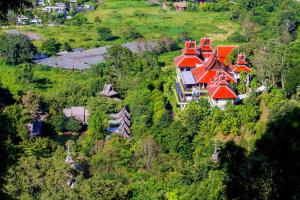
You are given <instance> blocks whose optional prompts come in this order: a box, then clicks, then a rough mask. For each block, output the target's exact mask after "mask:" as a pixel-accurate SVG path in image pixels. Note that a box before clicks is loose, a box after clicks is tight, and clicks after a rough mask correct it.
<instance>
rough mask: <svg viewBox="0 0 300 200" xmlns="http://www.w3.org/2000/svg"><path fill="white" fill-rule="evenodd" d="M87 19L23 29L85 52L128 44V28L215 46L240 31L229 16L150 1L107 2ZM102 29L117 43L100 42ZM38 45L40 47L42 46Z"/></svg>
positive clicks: (148, 35)
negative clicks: (109, 31)
mask: <svg viewBox="0 0 300 200" xmlns="http://www.w3.org/2000/svg"><path fill="white" fill-rule="evenodd" d="M85 16H86V17H87V18H88V22H89V23H88V24H86V25H83V26H64V27H62V26H60V27H48V26H45V27H26V28H22V29H24V30H25V31H31V32H37V33H39V34H40V35H41V36H42V38H43V39H46V38H55V39H57V40H58V41H59V42H61V43H64V42H66V41H68V42H69V43H70V44H71V46H72V47H85V48H91V47H95V46H103V45H106V44H120V43H124V42H126V40H124V39H123V38H122V32H123V31H124V30H126V29H127V27H128V26H133V27H135V28H136V29H137V30H138V31H139V32H140V33H141V34H142V35H143V36H144V38H145V39H147V40H151V39H158V38H160V37H161V36H162V35H166V36H169V37H173V38H176V37H178V34H179V33H181V32H188V33H189V34H190V36H191V37H192V38H193V39H196V40H199V38H200V37H203V36H209V37H212V38H213V39H214V41H215V43H219V42H222V41H224V40H226V38H227V37H228V36H229V35H230V34H231V33H232V32H234V31H236V30H239V29H240V27H239V26H238V25H237V24H234V23H233V22H232V21H230V20H229V17H228V15H227V14H226V13H222V12H219V13H208V12H202V11H184V12H177V11H165V10H162V9H160V7H157V6H151V5H150V4H149V3H148V2H147V1H124V0H105V1H104V3H102V4H101V5H99V6H98V7H97V9H96V10H95V11H90V12H87V13H85ZM96 16H98V17H99V18H100V19H101V23H94V19H95V17H96ZM99 26H105V27H110V28H111V29H112V32H113V34H114V35H115V36H116V37H117V39H116V40H114V41H108V42H104V41H99V40H98V36H97V31H96V30H97V27H99ZM2 31H3V30H2ZM36 44H37V45H38V46H39V44H40V42H36Z"/></svg>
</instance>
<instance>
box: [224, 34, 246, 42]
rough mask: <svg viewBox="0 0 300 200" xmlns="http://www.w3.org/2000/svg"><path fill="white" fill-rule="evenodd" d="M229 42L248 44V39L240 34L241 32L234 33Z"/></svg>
mask: <svg viewBox="0 0 300 200" xmlns="http://www.w3.org/2000/svg"><path fill="white" fill-rule="evenodd" d="M228 41H230V42H238V43H244V42H247V38H246V37H245V36H243V35H242V34H240V33H239V32H234V33H232V34H231V35H230V36H229V37H228Z"/></svg>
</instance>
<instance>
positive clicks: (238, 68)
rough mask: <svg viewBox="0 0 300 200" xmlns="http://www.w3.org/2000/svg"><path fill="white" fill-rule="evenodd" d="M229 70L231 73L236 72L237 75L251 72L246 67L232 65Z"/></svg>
mask: <svg viewBox="0 0 300 200" xmlns="http://www.w3.org/2000/svg"><path fill="white" fill-rule="evenodd" d="M230 69H231V71H233V72H237V73H240V72H242V71H243V72H246V73H250V72H251V71H252V69H251V68H249V67H248V66H246V65H232V66H230Z"/></svg>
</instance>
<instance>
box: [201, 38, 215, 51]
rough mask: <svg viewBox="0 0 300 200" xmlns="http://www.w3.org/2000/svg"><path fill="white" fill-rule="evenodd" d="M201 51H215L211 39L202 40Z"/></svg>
mask: <svg viewBox="0 0 300 200" xmlns="http://www.w3.org/2000/svg"><path fill="white" fill-rule="evenodd" d="M200 50H201V51H202V52H211V51H213V50H214V48H213V47H212V39H211V38H206V37H205V38H201V39H200Z"/></svg>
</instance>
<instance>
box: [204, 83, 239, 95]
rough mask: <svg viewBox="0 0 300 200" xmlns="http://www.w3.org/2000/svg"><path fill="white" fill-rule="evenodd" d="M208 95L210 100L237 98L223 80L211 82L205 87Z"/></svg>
mask: <svg viewBox="0 0 300 200" xmlns="http://www.w3.org/2000/svg"><path fill="white" fill-rule="evenodd" d="M207 91H208V95H209V96H210V97H211V98H212V99H236V98H238V96H237V95H236V94H235V93H234V91H233V90H232V89H231V88H230V87H229V86H228V83H227V82H226V81H225V80H219V81H215V82H213V83H212V84H211V85H209V86H208V87H207Z"/></svg>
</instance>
